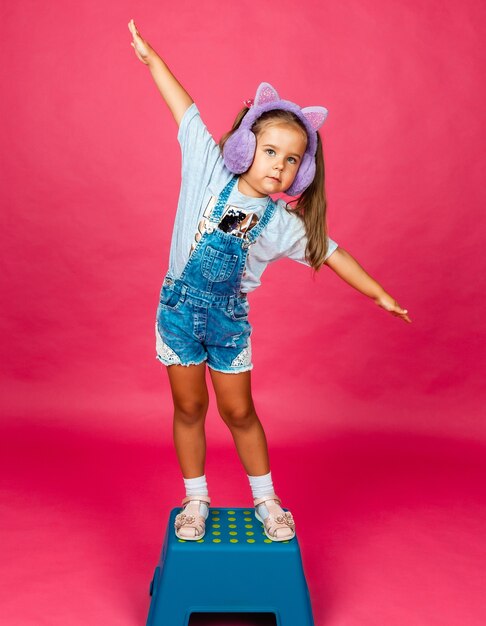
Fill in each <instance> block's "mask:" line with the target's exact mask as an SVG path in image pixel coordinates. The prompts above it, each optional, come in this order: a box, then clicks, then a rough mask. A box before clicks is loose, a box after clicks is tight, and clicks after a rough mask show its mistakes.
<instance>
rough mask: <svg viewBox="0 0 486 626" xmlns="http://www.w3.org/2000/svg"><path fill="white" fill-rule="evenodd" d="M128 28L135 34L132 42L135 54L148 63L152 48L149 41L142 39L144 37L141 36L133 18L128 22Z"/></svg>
mask: <svg viewBox="0 0 486 626" xmlns="http://www.w3.org/2000/svg"><path fill="white" fill-rule="evenodd" d="M128 30H129V31H130V32H131V33H132V36H133V41H131V42H130V45H131V46H133V49H134V50H135V54H136V55H137V57H138V58H139V59H140V61H142V63H145V65H148V63H149V57H150V53H151V52H152V48H151V47H150V45H149V43H148V42H147V41H145V40H144V39H142V37H141V36H140V33H139V32H138V30H137V27H136V26H135V22H134V21H133V19H131V20H130V21H129V22H128Z"/></svg>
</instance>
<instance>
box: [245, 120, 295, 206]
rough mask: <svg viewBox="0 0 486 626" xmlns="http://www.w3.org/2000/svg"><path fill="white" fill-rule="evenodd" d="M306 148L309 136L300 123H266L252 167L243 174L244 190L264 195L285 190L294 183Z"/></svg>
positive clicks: (251, 194) (258, 139) (258, 140)
mask: <svg viewBox="0 0 486 626" xmlns="http://www.w3.org/2000/svg"><path fill="white" fill-rule="evenodd" d="M306 147H307V135H306V134H305V132H304V131H303V130H301V129H300V128H298V127H297V126H294V125H292V124H286V123H272V124H269V125H267V126H266V127H265V128H264V129H263V130H262V131H261V132H260V134H259V135H258V136H257V145H256V150H255V157H254V159H253V162H252V164H251V166H250V168H249V169H248V170H247V171H246V172H245V173H244V174H241V175H240V180H241V182H240V184H239V190H240V191H241V193H243V194H246V195H249V196H254V197H258V198H261V197H263V196H267V195H269V194H272V193H278V192H280V191H286V190H287V189H288V188H289V187H290V185H291V184H292V183H293V182H294V178H295V176H296V175H297V171H298V169H299V165H300V162H301V160H302V157H303V156H304V153H305V149H306ZM250 192H251V193H250Z"/></svg>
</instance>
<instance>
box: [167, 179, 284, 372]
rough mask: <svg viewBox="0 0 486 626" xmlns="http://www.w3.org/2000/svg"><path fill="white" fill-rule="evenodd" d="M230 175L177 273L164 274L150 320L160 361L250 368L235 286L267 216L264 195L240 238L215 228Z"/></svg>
mask: <svg viewBox="0 0 486 626" xmlns="http://www.w3.org/2000/svg"><path fill="white" fill-rule="evenodd" d="M237 179H238V177H237V176H235V177H233V178H232V179H231V180H230V181H229V182H228V184H227V185H226V186H225V188H224V189H223V191H222V192H221V193H220V195H219V197H218V201H217V203H216V205H215V207H214V209H213V212H212V214H211V216H210V222H209V224H208V226H207V227H206V230H205V231H204V233H203V234H202V237H201V239H200V240H199V241H198V243H197V245H196V247H195V248H194V250H193V251H192V253H191V256H190V257H189V260H188V261H187V263H186V266H185V267H184V270H183V272H182V274H181V276H180V277H179V278H174V277H172V276H170V275H169V273H168V274H167V275H166V276H165V278H164V282H163V284H162V289H161V292H160V299H159V306H158V308H157V316H156V322H155V335H156V358H157V359H158V360H159V361H161V362H162V363H163V364H164V365H198V364H199V363H202V362H203V361H206V360H207V362H208V363H207V364H208V367H211V368H212V369H214V370H217V371H219V372H226V373H237V372H244V371H247V370H251V369H252V368H253V364H252V362H251V343H250V335H251V333H252V327H251V324H250V322H249V321H248V311H249V303H248V296H247V294H245V293H242V292H241V291H240V287H241V278H242V275H243V270H244V268H245V263H246V257H247V254H248V249H249V247H250V246H251V245H252V244H253V243H254V242H255V240H256V239H257V237H258V236H259V235H260V233H261V231H262V230H263V229H264V228H265V226H266V225H267V224H268V222H269V221H270V219H271V218H272V216H273V214H274V212H275V209H276V205H275V203H274V201H273V200H272V198H270V197H269V198H268V203H267V205H266V207H265V211H264V213H263V215H262V216H261V218H260V220H259V221H258V223H257V224H256V225H255V226H254V227H253V228H252V229H251V230H249V231H247V232H246V233H245V235H244V237H243V238H242V237H236V236H235V235H231V234H229V233H225V232H223V231H222V230H220V229H218V224H219V222H220V220H221V217H222V215H223V211H224V207H225V206H226V203H227V200H228V197H229V195H230V193H231V190H232V189H233V187H234V185H235V184H236V181H237Z"/></svg>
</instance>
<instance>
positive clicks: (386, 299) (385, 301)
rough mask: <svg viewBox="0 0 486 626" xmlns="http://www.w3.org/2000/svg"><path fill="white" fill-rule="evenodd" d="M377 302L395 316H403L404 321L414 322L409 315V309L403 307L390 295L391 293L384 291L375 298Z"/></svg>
mask: <svg viewBox="0 0 486 626" xmlns="http://www.w3.org/2000/svg"><path fill="white" fill-rule="evenodd" d="M374 301H375V304H377V305H378V306H381V307H382V308H383V309H385V311H389V312H390V313H391V314H392V315H394V316H395V317H401V318H402V319H403V321H405V322H410V323H412V320H411V319H410V318H409V317H408V315H407V313H408V310H407V309H402V308H401V306H400V305H399V304H398V302H397V301H396V300H395V299H394V298H392V297H391V296H390V294H389V293H386V291H384V292H383V293H382V294H381V295H380V296H378V297H377V298H375V299H374Z"/></svg>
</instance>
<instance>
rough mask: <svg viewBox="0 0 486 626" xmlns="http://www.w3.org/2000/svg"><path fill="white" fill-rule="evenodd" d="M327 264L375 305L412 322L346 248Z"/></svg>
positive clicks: (333, 254)
mask: <svg viewBox="0 0 486 626" xmlns="http://www.w3.org/2000/svg"><path fill="white" fill-rule="evenodd" d="M325 264H326V265H328V266H329V267H330V268H331V269H332V270H333V272H335V273H336V274H337V275H338V276H339V278H342V279H343V280H344V281H346V282H347V283H348V285H351V287H354V288H355V289H357V290H358V291H361V293H363V294H364V295H365V296H368V297H369V298H371V299H372V300H374V302H375V304H377V305H378V306H381V307H382V308H383V309H385V310H386V311H389V312H390V313H391V314H392V315H394V316H396V317H401V318H402V319H403V320H404V321H406V322H409V323H410V322H411V321H412V320H411V319H410V317H409V316H408V315H407V313H408V311H407V310H406V309H402V308H401V306H400V305H399V304H398V302H397V301H396V300H395V298H393V297H392V296H391V295H390V294H389V293H387V292H386V291H385V290H384V289H383V287H382V286H381V285H380V284H379V283H377V282H376V280H375V279H374V278H372V277H371V276H370V275H369V274H368V273H367V272H366V271H365V270H364V269H363V268H362V267H361V265H360V264H359V263H358V261H356V259H355V258H354V257H352V256H351V255H350V254H349V252H346V250H344V248H341V246H339V247H338V248H336V250H335V251H334V252H333V253H332V254H331V255H330V256H329V257H328V258H327V259H326V261H325Z"/></svg>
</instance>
